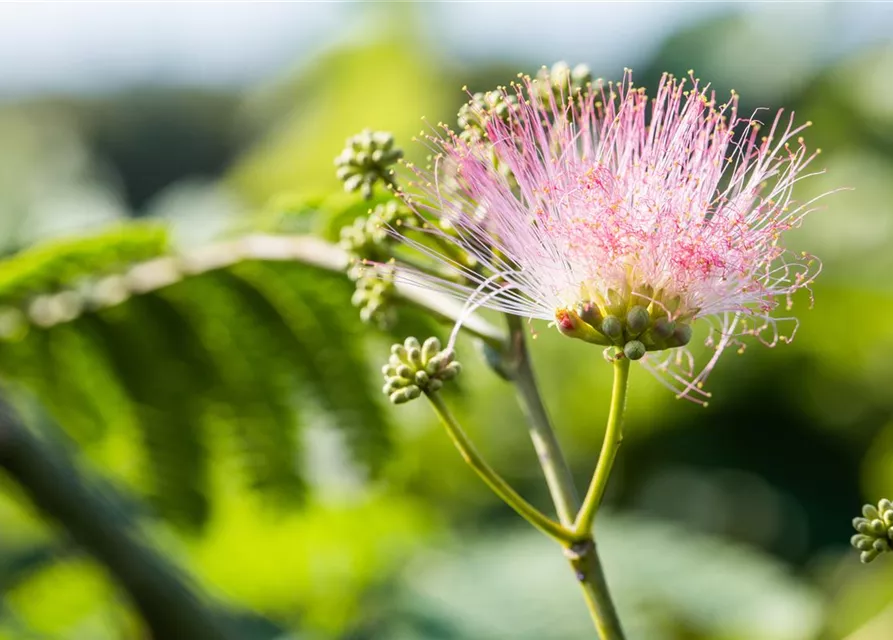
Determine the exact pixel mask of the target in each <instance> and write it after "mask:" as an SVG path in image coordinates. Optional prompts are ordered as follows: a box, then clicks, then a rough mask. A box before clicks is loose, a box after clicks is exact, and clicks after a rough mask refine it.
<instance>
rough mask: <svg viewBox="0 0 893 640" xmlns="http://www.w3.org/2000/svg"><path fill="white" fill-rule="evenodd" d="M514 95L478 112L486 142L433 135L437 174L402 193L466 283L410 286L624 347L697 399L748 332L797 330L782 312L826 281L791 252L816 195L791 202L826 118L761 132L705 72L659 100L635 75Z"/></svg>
mask: <svg viewBox="0 0 893 640" xmlns="http://www.w3.org/2000/svg"><path fill="white" fill-rule="evenodd" d="M501 97H502V99H501V100H496V99H494V97H493V95H492V94H490V95H488V99H487V100H486V101H477V102H475V101H473V102H472V103H471V104H470V107H469V109H472V110H474V109H475V108H476V109H477V111H476V112H475V115H476V119H477V122H479V123H482V126H481V132H480V134H479V135H468V133H473V132H471V131H469V132H468V133H466V134H465V135H459V134H456V133H454V132H452V131H451V130H450V129H449V128H447V127H445V126H443V125H442V133H439V134H437V135H431V136H428V137H427V141H428V143H429V144H430V146H431V147H432V150H433V152H434V155H433V167H432V168H429V169H428V170H420V169H416V168H414V167H411V168H413V170H414V171H415V173H416V175H417V176H418V178H419V180H418V181H417V182H415V183H411V187H413V188H412V189H411V193H403V194H402V195H403V197H404V199H405V200H406V201H407V202H408V203H409V205H410V206H411V207H412V208H413V210H414V211H415V212H416V213H418V214H419V216H421V218H422V219H423V220H425V221H426V224H422V225H420V227H419V229H417V230H421V231H424V232H426V233H428V234H430V235H431V236H434V238H433V241H431V242H418V241H413V240H411V239H409V238H407V237H405V235H404V236H402V237H403V238H404V241H405V242H407V243H408V244H410V245H412V246H414V247H415V248H417V249H419V250H421V251H424V252H425V253H427V254H428V255H429V256H430V257H431V258H433V259H434V260H436V261H437V263H438V264H439V266H440V267H441V268H446V269H448V271H449V272H451V274H452V275H451V276H446V277H443V278H439V277H434V276H429V275H425V274H422V273H421V272H410V273H409V275H408V280H409V281H411V282H414V283H415V284H419V285H423V286H427V287H434V288H437V289H440V290H442V291H446V292H449V293H451V294H454V295H456V296H460V297H462V298H463V299H465V300H466V301H467V304H466V308H467V310H468V312H469V313H470V312H472V311H473V310H474V309H476V308H479V307H487V308H491V309H496V310H499V311H503V312H506V313H511V314H516V315H519V316H525V317H528V318H539V319H543V320H548V321H552V322H554V323H555V324H556V326H557V328H558V329H559V331H561V332H562V333H564V334H566V335H570V336H572V337H576V338H580V339H582V340H586V341H588V342H593V343H597V344H603V345H614V346H615V347H618V348H622V349H623V351H624V353H625V355H626V357H629V358H631V359H636V360H638V359H641V361H642V363H643V364H644V365H645V366H646V367H647V368H648V369H650V370H651V371H652V372H654V373H655V374H657V375H658V377H659V379H661V380H662V381H664V382H665V383H666V384H668V386H670V387H671V388H673V389H674V390H675V391H677V392H678V394H679V396H680V397H688V398H690V399H693V400H695V401H697V402H704V400H705V399H706V398H707V397H709V394H708V393H706V392H704V391H702V390H701V385H702V382H703V381H704V379H705V378H706V376H707V375H708V373H709V372H710V371H711V369H712V368H713V366H714V365H715V364H716V361H717V359H718V357H719V355H720V353H722V351H723V350H725V349H726V348H727V347H729V346H732V345H735V346H737V347H739V349H740V348H743V343H742V342H741V338H742V337H743V336H747V335H750V336H755V337H757V338H758V339H759V340H761V341H762V342H764V343H766V344H768V345H770V346H772V345H774V344H776V343H777V342H778V341H779V340H782V341H789V340H790V339H791V338H792V337H793V334H794V332H795V331H796V328H797V320H796V319H795V318H777V317H773V316H772V315H770V314H771V312H773V311H774V310H775V309H776V308H777V307H778V305H779V301H780V300H782V299H784V300H785V301H786V302H787V307H788V308H790V304H791V296H792V294H793V293H794V292H796V291H797V290H799V289H802V288H806V289H808V288H809V285H810V283H811V282H812V281H813V279H814V278H815V276H816V275H817V274H818V272H819V270H820V265H819V263H818V261H816V260H815V259H813V258H812V257H811V256H809V255H806V254H795V253H793V252H791V251H789V250H787V249H785V248H784V246H783V244H782V242H781V240H782V237H783V235H784V233H785V232H786V231H788V230H789V229H792V228H794V227H796V226H798V225H799V224H800V222H801V221H802V219H803V217H804V216H805V215H806V214H807V213H809V212H810V211H811V210H812V208H811V207H812V204H813V202H814V200H813V201H810V202H807V203H804V204H797V203H795V202H794V201H793V200H792V199H791V192H792V189H793V187H794V184H795V183H796V182H797V181H798V180H800V178H802V177H806V176H805V175H804V172H803V170H804V169H805V168H806V166H807V165H808V164H809V163H810V161H811V160H812V159H813V158H814V157H815V155H816V153H812V154H808V153H807V151H806V149H805V147H804V145H803V139H802V138H800V137H798V134H799V133H800V132H801V131H802V130H803V129H804V128H806V127H807V126H809V125H810V123H806V124H805V125H801V126H794V124H793V115H791V116H789V117H783V116H782V112H779V113H778V114H777V115H776V117H775V118H774V120H773V122H772V124H771V126H770V127H769V128H768V131H766V132H764V135H761V125H760V123H759V122H757V121H756V120H754V119H743V118H740V117H739V116H738V113H737V103H738V98H737V95H735V93H734V92H733V93H732V96H731V98H730V99H729V101H728V102H726V103H724V104H717V102H716V97H715V94H714V93H713V92H709V91H708V88H707V87H703V88H702V87H700V86H699V83H698V80H696V79H695V78H694V77H693V76H692V77H691V79H690V84H689V83H688V82H687V81H686V80H685V79H683V80H677V79H676V78H674V77H673V76H670V75H666V74H665V75H664V76H663V78H662V79H661V81H660V85H659V87H658V89H657V95H656V96H655V97H654V98H653V99H651V100H649V98H648V97H647V96H646V95H645V92H644V89H641V88H636V87H634V86H633V84H632V77H631V74H630V73H629V72H626V74H625V75H624V78H623V80H622V81H621V82H620V83H618V84H614V83H608V84H607V85H603V84H601V83H597V84H596V85H595V86H593V85H587V86H586V87H585V88H583V89H582V90H574V89H572V88H571V85H570V84H565V85H564V86H563V88H559V89H558V90H554V91H547V90H544V87H543V81H542V79H539V80H534V79H531V78H528V77H525V78H523V79H522V80H521V81H520V82H519V83H517V84H513V85H512V87H511V88H510V89H505V90H503V92H502V96H501ZM475 105H476V107H475ZM507 105H508V108H506V107H507ZM432 223H433V224H432ZM395 232H396V233H398V234H402V233H404V232H405V230H403V231H395ZM432 247H439V248H437V249H435V248H432ZM455 249H460V250H461V251H458V252H457V251H455ZM463 253H464V254H466V255H467V256H470V257H471V260H467V261H463V259H462V258H461V255H462V254H463ZM701 319H703V320H704V321H705V324H706V325H707V327H708V330H707V336H706V342H707V344H708V345H709V346H711V347H712V348H713V350H714V353H713V355H712V357H710V358H709V360H708V362H706V364H704V365H702V366H700V367H698V366H696V364H695V360H694V357H693V355H692V353H691V352H690V351H689V350H688V348H687V347H686V344H687V343H688V341H689V340H690V338H691V335H692V330H691V325H692V323H694V322H695V321H697V320H701ZM782 321H789V322H790V323H791V325H790V328H789V330H788V331H782V330H781V328H780V327H779V323H780V322H782Z"/></svg>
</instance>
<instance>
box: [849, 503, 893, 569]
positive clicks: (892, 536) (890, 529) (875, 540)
mask: <svg viewBox="0 0 893 640" xmlns="http://www.w3.org/2000/svg"><path fill="white" fill-rule="evenodd" d="M891 507H893V504H891V502H890V500H887V499H883V500H881V501H880V502H878V504H877V506H875V505H873V504H866V505H865V506H863V507H862V516H861V517H857V518H853V528H854V529H856V531H858V533H857V534H856V535H854V536H852V537H851V538H850V544H851V545H852V546H853V547H855V548H856V549H857V550H858V551H860V552H861V553H860V554H859V558H860V560H861V561H862V562H863V563H869V562H871V561H872V560H874V559H875V558H876V557H878V556H879V555H881V554H883V553H887V552H890V551H893V526H891V524H890V522H891V521H893V509H891Z"/></svg>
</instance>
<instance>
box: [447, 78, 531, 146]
mask: <svg viewBox="0 0 893 640" xmlns="http://www.w3.org/2000/svg"><path fill="white" fill-rule="evenodd" d="M517 104H518V97H517V96H515V95H512V94H509V93H506V92H505V91H501V90H495V91H487V92H486V93H475V94H474V95H473V96H471V100H469V101H468V102H467V103H465V104H463V105H462V107H461V108H460V109H459V115H458V124H459V127H460V128H461V129H462V133H460V134H459V137H461V138H462V139H464V140H468V141H470V142H476V141H479V140H483V139H485V138H486V137H487V121H488V120H489V119H490V118H499V119H500V120H502V121H503V122H508V119H509V114H510V113H511V110H512V108H514V107H515V105H517Z"/></svg>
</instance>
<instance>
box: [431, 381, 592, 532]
mask: <svg viewBox="0 0 893 640" xmlns="http://www.w3.org/2000/svg"><path fill="white" fill-rule="evenodd" d="M426 395H427V396H428V399H429V400H430V401H431V405H432V406H433V407H434V409H435V410H436V411H437V415H438V416H439V417H440V420H441V422H443V426H444V427H446V430H447V433H448V434H449V436H450V439H451V440H452V441H453V444H455V445H456V448H457V449H458V450H459V453H460V454H462V458H463V459H464V460H465V462H467V463H468V465H469V466H470V467H471V468H472V469H474V470H475V472H477V474H478V475H479V476H480V477H481V479H482V480H483V481H484V482H485V483H486V484H487V486H488V487H490V489H492V490H493V493H495V494H496V495H497V496H499V497H500V498H501V499H502V500H503V502H505V503H506V504H507V505H509V506H510V507H511V508H512V509H514V510H515V511H516V512H518V515H520V516H521V517H522V518H524V519H525V520H527V521H528V522H529V523H530V524H532V525H533V526H534V527H536V528H537V529H539V530H540V531H542V532H543V533H545V534H546V535H548V536H550V537H552V538H554V539H555V540H557V541H558V542H560V543H562V544H564V545H567V544H569V543H571V542H573V541H574V539H575V538H574V535H573V534H572V533H571V531H570V530H568V529H566V528H564V527H562V526H561V525H560V524H558V523H557V522H555V521H554V520H552V519H550V518H548V517H547V516H545V515H544V514H543V513H542V512H541V511H540V510H539V509H537V508H536V507H534V506H533V505H532V504H530V503H529V502H527V501H526V500H525V499H524V498H522V497H521V496H520V495H519V494H518V492H516V491H515V490H514V489H512V487H511V486H510V485H509V484H508V483H507V482H506V481H505V480H503V479H502V478H501V477H500V476H499V474H498V473H496V471H494V470H493V468H492V467H490V465H489V464H487V462H486V461H485V460H484V459H483V458H482V457H481V455H480V454H479V453H478V451H477V449H475V447H474V445H473V444H472V443H471V440H469V439H468V436H467V435H465V432H464V431H463V430H462V427H460V426H459V423H458V422H457V421H456V419H455V418H454V417H453V414H452V413H450V410H449V409H448V408H447V406H446V404H445V403H444V402H443V399H442V398H441V397H440V395H438V394H437V393H429V394H426Z"/></svg>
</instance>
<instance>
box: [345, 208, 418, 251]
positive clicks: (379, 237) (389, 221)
mask: <svg viewBox="0 0 893 640" xmlns="http://www.w3.org/2000/svg"><path fill="white" fill-rule="evenodd" d="M411 215H412V214H411V213H410V212H409V210H408V209H407V208H406V206H405V205H404V204H402V203H401V202H398V201H397V200H389V201H388V202H386V203H384V204H378V205H376V206H375V208H373V209H371V210H370V211H369V215H367V216H360V217H359V218H357V219H356V220H354V222H353V224H351V225H348V226H346V227H343V228H342V229H341V239H340V241H339V245H340V246H341V248H342V249H344V250H345V251H347V253H349V254H350V256H351V258H352V259H354V258H355V259H357V260H362V259H367V260H374V261H376V262H385V261H387V259H388V257H389V253H388V252H387V250H386V248H387V244H388V241H389V240H390V237H389V235H388V229H389V228H394V227H399V226H402V225H403V224H405V223H406V221H407V220H408V219H409V217H410V216H411Z"/></svg>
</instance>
